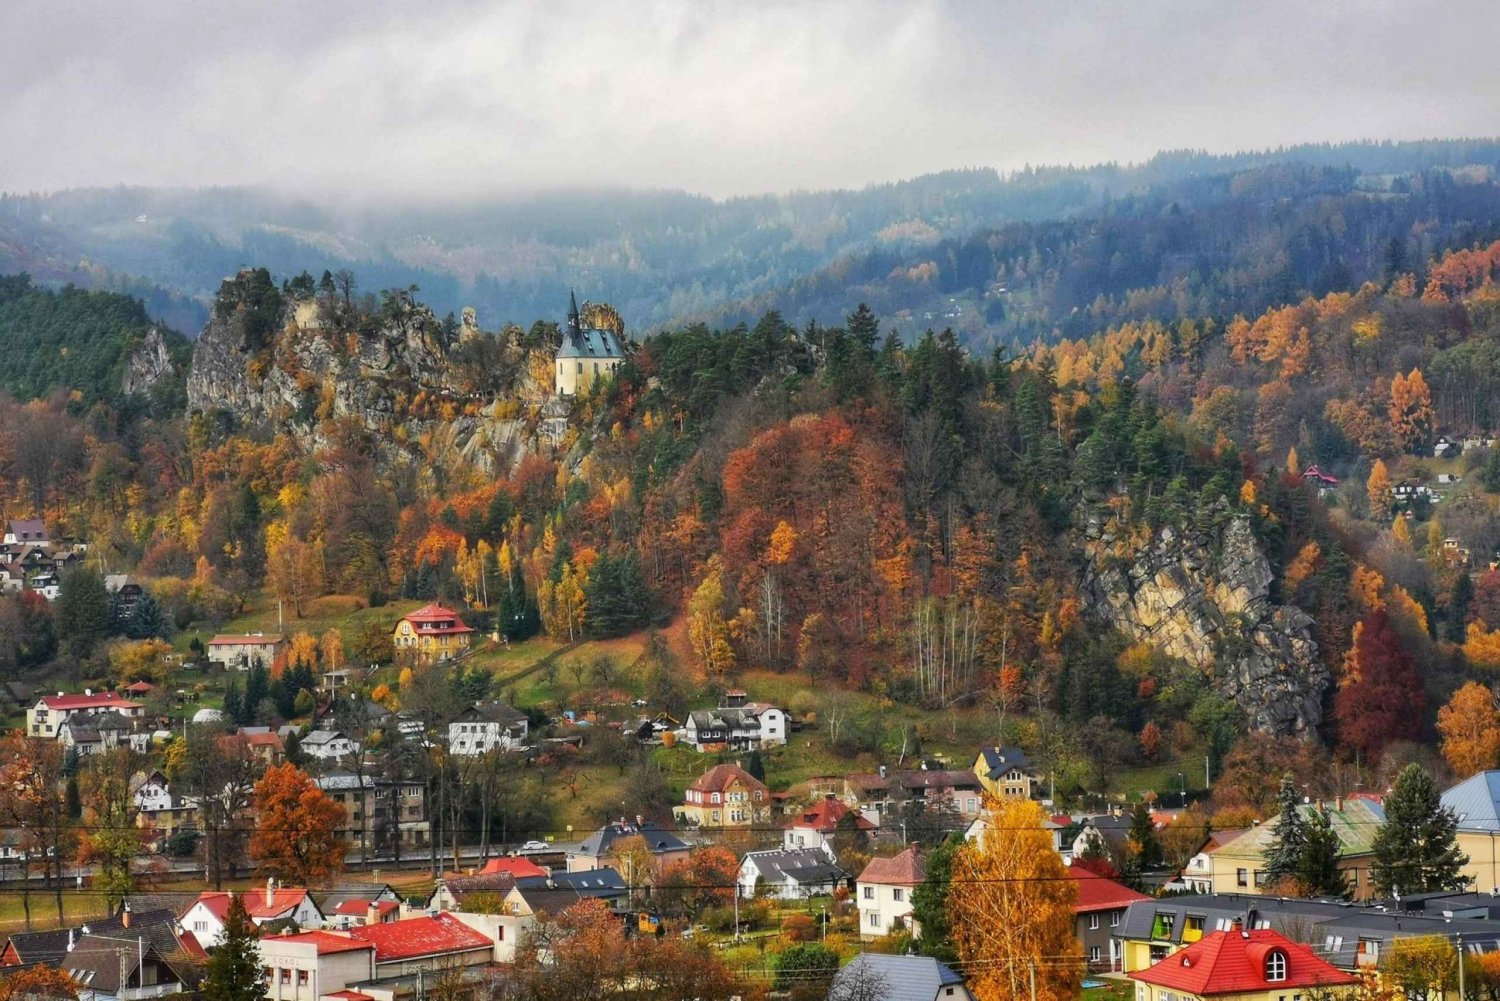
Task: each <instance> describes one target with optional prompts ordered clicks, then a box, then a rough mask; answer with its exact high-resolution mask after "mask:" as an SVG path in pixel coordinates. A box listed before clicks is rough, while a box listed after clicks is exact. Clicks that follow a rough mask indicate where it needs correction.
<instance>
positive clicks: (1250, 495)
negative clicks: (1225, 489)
mask: <svg viewBox="0 0 1500 1001" xmlns="http://www.w3.org/2000/svg"><path fill="white" fill-rule="evenodd" d="M1255 497H1256V495H1255V481H1254V480H1246V481H1245V482H1244V483H1241V484H1240V503H1241V504H1243V505H1245V506H1246V507H1252V508H1253V507H1254V506H1255Z"/></svg>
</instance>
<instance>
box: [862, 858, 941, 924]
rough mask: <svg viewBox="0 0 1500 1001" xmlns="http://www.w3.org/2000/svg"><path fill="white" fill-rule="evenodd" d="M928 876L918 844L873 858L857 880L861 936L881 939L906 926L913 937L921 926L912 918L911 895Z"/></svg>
mask: <svg viewBox="0 0 1500 1001" xmlns="http://www.w3.org/2000/svg"><path fill="white" fill-rule="evenodd" d="M926 878H927V868H926V866H924V865H923V864H922V859H921V856H919V855H918V854H917V849H916V848H915V847H912V848H908V849H906V851H904V852H902V853H901V854H900V855H894V856H892V857H891V858H872V859H870V864H869V865H867V866H865V868H864V871H863V872H861V873H860V874H859V879H858V880H856V881H855V886H854V895H855V899H856V900H858V902H859V937H860V938H862V939H866V940H869V939H874V938H881V937H883V936H886V935H889V934H890V933H891V932H893V931H896V930H897V929H898V928H906V929H908V930H909V931H910V932H911V933H912V937H913V938H920V937H921V933H922V929H921V928H920V927H919V926H918V925H917V923H916V922H915V921H913V920H912V917H911V895H912V891H913V890H915V889H916V888H917V887H918V886H920V885H921V884H922V882H923V881H924V880H925V879H926Z"/></svg>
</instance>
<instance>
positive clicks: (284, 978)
mask: <svg viewBox="0 0 1500 1001" xmlns="http://www.w3.org/2000/svg"><path fill="white" fill-rule="evenodd" d="M281 982H282V983H284V984H289V983H291V982H292V970H291V967H288V966H283V967H282V968H281Z"/></svg>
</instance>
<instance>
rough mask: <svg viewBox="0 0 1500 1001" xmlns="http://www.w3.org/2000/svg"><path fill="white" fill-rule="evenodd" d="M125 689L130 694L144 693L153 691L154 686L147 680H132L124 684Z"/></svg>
mask: <svg viewBox="0 0 1500 1001" xmlns="http://www.w3.org/2000/svg"><path fill="white" fill-rule="evenodd" d="M125 690H126V691H127V692H129V693H130V694H131V695H145V694H146V693H147V692H154V691H155V690H156V686H155V685H153V684H152V683H151V682H149V681H134V682H131V683H130V684H128V685H126V686H125Z"/></svg>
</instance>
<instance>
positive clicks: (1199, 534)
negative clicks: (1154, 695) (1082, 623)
mask: <svg viewBox="0 0 1500 1001" xmlns="http://www.w3.org/2000/svg"><path fill="white" fill-rule="evenodd" d="M1213 514H1214V515H1215V518H1214V519H1213V520H1214V521H1215V522H1216V523H1217V524H1218V525H1219V526H1220V527H1218V528H1216V529H1202V530H1198V529H1193V528H1180V527H1178V528H1174V527H1167V528H1163V529H1161V531H1160V532H1158V533H1157V534H1156V536H1155V537H1154V538H1152V539H1151V540H1150V542H1149V543H1148V544H1147V545H1146V546H1144V547H1135V550H1134V551H1133V552H1132V551H1129V550H1130V549H1131V547H1130V546H1129V545H1128V543H1126V542H1124V541H1122V540H1121V539H1119V538H1117V537H1116V536H1115V533H1114V531H1113V526H1112V524H1110V523H1106V522H1104V521H1102V520H1101V519H1099V518H1091V519H1090V520H1089V521H1088V523H1087V525H1086V527H1085V542H1084V551H1085V553H1086V555H1087V558H1088V567H1087V570H1086V572H1085V577H1084V590H1085V595H1086V600H1087V605H1088V609H1089V612H1090V614H1091V615H1093V616H1094V618H1095V619H1096V620H1098V621H1101V622H1105V623H1108V624H1111V625H1114V626H1115V627H1117V628H1119V629H1120V630H1122V631H1123V632H1125V633H1126V634H1127V635H1129V636H1131V637H1132V638H1134V639H1136V640H1138V641H1143V642H1147V643H1150V644H1152V645H1154V646H1156V647H1158V648H1159V649H1161V650H1162V651H1163V652H1165V653H1167V654H1168V655H1170V656H1173V657H1178V658H1181V659H1182V660H1184V661H1186V662H1188V663H1189V664H1192V665H1194V666H1196V667H1198V668H1200V669H1201V670H1203V671H1204V672H1206V673H1207V674H1208V675H1209V676H1210V677H1211V678H1212V680H1213V685H1214V688H1215V689H1216V690H1217V691H1218V692H1219V693H1220V694H1222V695H1223V696H1225V697H1226V698H1230V699H1232V700H1234V702H1235V703H1237V704H1238V705H1239V706H1240V708H1241V709H1242V710H1244V713H1245V715H1246V717H1247V718H1248V719H1249V721H1250V725H1251V726H1252V727H1253V728H1255V729H1258V730H1265V731H1267V732H1270V733H1274V734H1281V735H1297V736H1311V735H1312V733H1313V731H1314V730H1315V728H1316V727H1317V726H1318V724H1319V723H1320V722H1321V721H1322V716H1323V713H1322V702H1323V694H1324V692H1325V691H1326V690H1327V688H1328V685H1329V682H1330V678H1329V673H1328V669H1327V667H1326V666H1325V665H1324V664H1323V662H1322V660H1321V659H1320V658H1319V657H1318V645H1317V642H1316V641H1315V640H1314V639H1313V638H1312V625H1313V621H1312V619H1311V617H1309V616H1308V615H1307V613H1305V612H1303V611H1302V610H1301V609H1298V608H1296V607H1293V606H1290V605H1276V604H1273V603H1272V601H1271V598H1270V593H1271V582H1272V579H1273V577H1272V573H1271V567H1270V564H1269V563H1268V562H1267V560H1266V556H1265V553H1264V551H1263V550H1262V549H1261V547H1260V544H1259V542H1258V541H1257V540H1256V538H1255V534H1254V532H1252V531H1251V528H1250V521H1249V518H1248V517H1247V516H1246V515H1243V514H1232V513H1230V512H1229V509H1228V506H1227V505H1224V506H1222V507H1220V508H1219V509H1217V510H1216V511H1214V512H1213Z"/></svg>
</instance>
